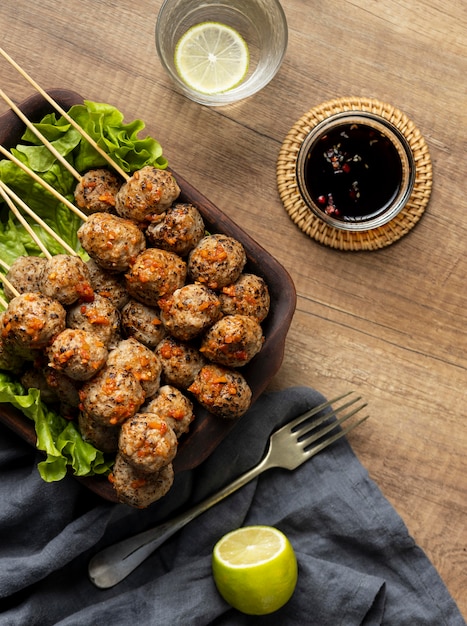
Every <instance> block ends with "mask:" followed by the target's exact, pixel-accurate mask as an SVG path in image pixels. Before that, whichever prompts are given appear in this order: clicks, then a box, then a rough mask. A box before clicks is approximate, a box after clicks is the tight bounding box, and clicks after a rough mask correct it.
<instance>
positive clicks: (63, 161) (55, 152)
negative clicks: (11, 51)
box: [0, 89, 82, 182]
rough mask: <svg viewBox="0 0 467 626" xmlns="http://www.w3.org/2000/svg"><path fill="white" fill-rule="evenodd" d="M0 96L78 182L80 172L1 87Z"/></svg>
mask: <svg viewBox="0 0 467 626" xmlns="http://www.w3.org/2000/svg"><path fill="white" fill-rule="evenodd" d="M0 96H1V97H2V98H3V100H5V102H6V103H7V104H8V106H9V107H10V108H11V109H12V111H14V112H15V113H16V115H17V116H18V117H19V118H20V120H22V121H23V122H24V123H25V124H26V126H27V127H28V128H29V130H31V131H32V132H33V133H34V134H35V135H36V137H38V139H40V141H41V142H42V143H43V144H44V146H46V148H48V149H49V150H50V152H51V153H52V154H53V155H54V157H55V158H56V159H57V160H58V161H60V163H61V164H62V165H63V166H64V167H66V169H67V170H68V171H69V172H70V174H72V175H73V176H74V177H75V178H76V180H77V181H78V182H80V181H81V178H82V176H81V174H80V173H79V172H78V171H76V170H75V168H74V167H73V166H72V165H71V163H68V161H67V160H66V159H65V157H64V156H63V155H62V154H60V152H58V150H56V149H55V148H54V146H53V145H52V144H51V143H50V141H48V139H46V138H45V137H44V135H43V134H42V133H41V132H40V130H38V129H37V128H36V127H35V126H34V124H33V123H32V122H31V121H30V120H28V118H27V117H26V116H25V115H24V113H23V112H22V111H21V109H19V108H18V107H17V106H16V104H15V103H14V102H13V101H12V100H11V99H10V98H9V97H8V96H7V95H6V93H5V92H4V91H3V89H0Z"/></svg>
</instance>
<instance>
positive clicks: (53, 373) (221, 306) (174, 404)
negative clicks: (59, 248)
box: [0, 167, 270, 508]
mask: <svg viewBox="0 0 467 626" xmlns="http://www.w3.org/2000/svg"><path fill="white" fill-rule="evenodd" d="M117 187H118V189H117ZM179 194H180V189H179V187H178V185H177V183H176V181H175V179H174V178H173V176H172V174H170V173H169V172H164V171H161V170H158V169H157V168H152V167H149V168H143V169H142V170H140V171H139V172H136V173H135V174H134V175H133V176H132V177H131V178H130V179H129V180H128V181H127V182H126V183H125V184H124V185H122V186H120V181H119V180H118V179H117V178H116V177H115V176H114V175H113V174H112V175H109V176H107V174H106V173H105V170H97V171H96V170H94V171H93V172H90V173H88V175H87V176H85V177H83V179H82V181H81V183H80V185H79V186H78V188H77V190H76V199H77V203H78V204H79V206H80V207H81V208H83V209H84V210H85V212H86V213H87V214H88V218H87V220H86V221H85V222H84V224H83V225H82V226H81V227H80V228H79V230H78V238H79V241H80V243H81V245H82V247H83V249H84V250H85V251H86V252H87V254H88V255H89V257H90V260H89V261H88V262H87V263H84V262H83V261H82V260H81V258H79V257H77V256H68V255H56V256H55V257H52V259H42V258H40V257H24V258H21V259H18V261H17V263H15V264H13V265H12V266H11V268H10V272H9V274H10V277H11V283H12V284H13V286H14V287H15V288H16V289H17V291H18V292H20V295H19V296H16V297H13V294H8V295H7V297H8V299H9V300H10V302H9V305H8V308H7V311H5V312H4V313H3V314H1V316H0V367H1V368H3V369H9V370H10V371H13V372H15V373H20V372H21V371H22V370H24V363H25V361H27V360H28V361H29V362H31V361H34V360H35V359H36V361H35V363H37V365H38V367H35V372H34V376H33V375H32V372H31V368H29V373H28V375H27V376H26V373H25V374H24V375H23V378H22V380H23V381H24V384H25V386H27V387H30V386H37V387H38V388H41V389H43V397H44V398H45V397H46V395H47V398H50V401H51V402H53V403H55V402H56V401H57V399H58V400H59V401H60V402H61V409H60V410H61V411H62V414H63V415H67V416H70V417H71V418H73V419H76V420H77V422H78V426H79V429H80V432H81V435H82V437H83V439H84V440H85V441H88V442H89V443H91V444H92V445H94V446H95V447H96V448H98V449H99V450H101V451H103V452H104V453H109V454H115V455H116V457H115V463H114V467H113V471H112V474H111V476H110V477H109V479H110V480H111V482H112V484H113V486H114V489H115V492H116V494H117V496H118V499H119V500H120V501H121V502H124V503H127V504H129V505H130V506H135V507H140V508H141V507H146V506H148V505H149V504H151V503H152V502H154V501H156V500H157V499H159V498H160V497H162V496H163V495H164V494H165V493H166V492H167V491H168V489H170V486H171V485H172V482H173V474H174V472H173V467H172V462H173V459H174V457H175V455H176V452H177V448H178V440H179V439H180V438H181V437H182V438H183V437H184V436H185V435H186V433H188V432H189V428H190V425H191V423H192V421H193V419H194V415H195V412H194V405H193V401H196V402H198V404H199V405H201V406H202V407H204V408H205V409H207V410H208V411H209V412H210V413H212V414H213V415H216V416H218V417H220V418H225V419H229V420H231V419H237V418H239V417H240V416H241V415H243V414H244V413H245V412H246V410H247V409H248V407H249V406H250V402H251V396H252V394H251V390H250V388H249V386H248V383H247V381H246V379H245V377H244V376H243V374H242V373H241V372H240V371H238V370H237V368H242V367H243V366H244V365H246V364H247V363H249V362H250V361H251V360H252V359H253V358H254V357H255V356H256V355H257V354H258V352H259V351H260V349H261V347H262V345H263V341H264V337H263V332H262V327H261V324H262V322H263V321H264V319H265V318H266V316H267V314H268V311H269V306H270V300H269V293H268V288H267V285H266V283H265V282H264V280H263V279H262V278H260V277H259V276H255V275H254V274H251V273H247V272H245V266H246V261H247V259H246V253H245V250H244V248H243V246H242V244H241V243H240V242H239V241H237V240H235V239H234V238H233V237H229V236H227V235H224V234H206V230H205V224H204V221H203V219H202V217H201V215H200V213H199V211H198V210H197V209H196V207H195V206H193V205H192V204H188V203H183V202H177V199H178V197H179ZM114 209H115V211H114ZM5 292H6V293H8V292H7V290H5ZM39 351H40V354H41V358H39V359H38V356H39ZM37 359H38V360H37ZM190 398H191V399H190ZM192 400H193V401H192Z"/></svg>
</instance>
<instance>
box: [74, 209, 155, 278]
mask: <svg viewBox="0 0 467 626" xmlns="http://www.w3.org/2000/svg"><path fill="white" fill-rule="evenodd" d="M78 239H79V240H80V242H81V245H82V246H83V248H84V249H85V250H86V252H87V253H88V254H89V256H90V257H91V259H94V261H95V262H96V263H97V265H99V267H102V268H103V269H106V270H110V271H114V272H126V271H127V269H128V267H129V266H130V264H131V263H133V261H134V260H135V259H136V257H137V256H138V254H140V252H142V251H143V250H144V249H145V247H146V240H145V238H144V234H143V233H142V232H141V231H140V229H139V228H138V227H137V226H136V224H134V223H133V222H131V221H130V220H126V219H123V218H121V217H118V215H112V214H111V213H93V214H92V215H90V216H89V217H88V219H87V220H86V222H84V224H83V225H82V226H80V228H79V229H78Z"/></svg>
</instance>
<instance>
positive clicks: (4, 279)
mask: <svg viewBox="0 0 467 626" xmlns="http://www.w3.org/2000/svg"><path fill="white" fill-rule="evenodd" d="M0 280H1V281H2V283H3V284H4V285H5V287H8V289H9V290H10V291H11V293H12V294H13V295H14V296H19V291H18V290H17V289H16V287H13V285H12V284H11V283H10V281H9V280H8V278H7V277H6V276H4V275H3V274H0ZM7 306H8V304H7Z"/></svg>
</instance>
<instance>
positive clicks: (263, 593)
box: [212, 526, 298, 615]
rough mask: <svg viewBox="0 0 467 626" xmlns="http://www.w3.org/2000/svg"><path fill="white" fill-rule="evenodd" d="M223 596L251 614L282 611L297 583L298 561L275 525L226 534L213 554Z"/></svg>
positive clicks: (230, 602)
mask: <svg viewBox="0 0 467 626" xmlns="http://www.w3.org/2000/svg"><path fill="white" fill-rule="evenodd" d="M212 572H213V577H214V582H215V583H216V587H217V589H218V591H219V593H220V594H221V596H222V597H223V598H224V600H226V601H227V602H228V603H229V604H230V605H231V606H233V607H234V608H236V609H238V610H239V611H241V612H242V613H246V614H248V615H266V614H268V613H273V612H274V611H277V610H278V609H280V608H281V607H282V606H283V605H284V604H285V603H286V602H288V600H290V598H291V597H292V594H293V592H294V589H295V586H296V584H297V576H298V569H297V559H296V556H295V552H294V550H293V548H292V545H291V543H290V541H289V540H288V538H287V537H286V536H285V535H284V534H283V533H282V532H281V531H280V530H278V529H277V528H274V527H272V526H245V527H243V528H239V529H237V530H234V531H232V532H231V533H227V535H224V537H222V539H220V540H219V541H218V542H217V543H216V545H215V546H214V550H213V553H212Z"/></svg>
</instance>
